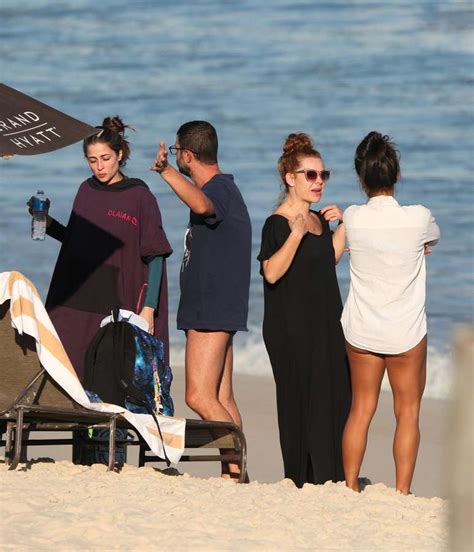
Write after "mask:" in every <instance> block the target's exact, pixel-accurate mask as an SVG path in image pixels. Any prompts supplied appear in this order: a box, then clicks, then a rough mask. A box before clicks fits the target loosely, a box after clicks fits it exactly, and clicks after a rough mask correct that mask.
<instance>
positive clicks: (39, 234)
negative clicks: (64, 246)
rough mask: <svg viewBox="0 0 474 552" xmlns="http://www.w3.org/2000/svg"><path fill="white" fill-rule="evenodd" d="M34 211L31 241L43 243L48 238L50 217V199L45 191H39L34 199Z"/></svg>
mask: <svg viewBox="0 0 474 552" xmlns="http://www.w3.org/2000/svg"><path fill="white" fill-rule="evenodd" d="M32 211H33V218H32V219H31V239H32V240H41V241H42V240H44V238H45V237H46V217H47V216H48V198H47V197H46V196H45V195H44V192H43V190H38V192H37V193H36V196H35V197H34V198H33V206H32Z"/></svg>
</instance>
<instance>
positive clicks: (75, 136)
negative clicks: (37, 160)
mask: <svg viewBox="0 0 474 552" xmlns="http://www.w3.org/2000/svg"><path fill="white" fill-rule="evenodd" d="M97 132H99V129H97V128H94V127H91V126H89V125H87V124H85V123H83V122H81V121H78V120H77V119H74V118H73V117H70V116H69V115H66V114H65V113H62V112H61V111H58V110H57V109H54V108H52V107H49V106H48V105H46V104H44V103H42V102H39V101H38V100H35V99H34V98H31V97H30V96H27V95H26V94H23V93H22V92H19V91H18V90H15V89H14V88H10V87H9V86H7V85H5V84H1V83H0V155H4V156H8V155H36V154H38V153H47V152H49V151H54V150H57V149H60V148H64V147H66V146H69V145H70V144H74V143H75V142H78V141H79V140H83V139H84V138H86V137H87V136H92V134H95V133H97Z"/></svg>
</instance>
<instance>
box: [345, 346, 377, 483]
mask: <svg viewBox="0 0 474 552" xmlns="http://www.w3.org/2000/svg"><path fill="white" fill-rule="evenodd" d="M346 348H347V355H348V357H349V364H350V367H351V381H352V406H351V411H350V413H349V417H348V419H347V422H346V426H345V428H344V433H343V436H342V460H343V463H344V474H345V478H346V485H347V486H348V487H349V488H351V489H352V490H354V491H359V483H358V477H359V472H360V467H361V465H362V460H363V458H364V454H365V449H366V447H367V434H368V431H369V426H370V422H371V421H372V418H373V415H374V414H375V410H376V408H377V403H378V400H379V393H380V386H381V384H382V379H383V375H384V372H385V359H384V357H383V356H382V355H377V354H376V353H370V352H368V351H362V350H360V349H356V348H355V347H353V346H352V345H350V344H349V343H347V342H346Z"/></svg>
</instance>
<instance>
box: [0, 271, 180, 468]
mask: <svg viewBox="0 0 474 552" xmlns="http://www.w3.org/2000/svg"><path fill="white" fill-rule="evenodd" d="M7 300H10V315H11V321H12V326H13V327H14V328H15V329H16V330H17V331H18V332H19V333H20V334H23V333H25V334H27V335H30V336H31V337H33V338H34V340H35V341H36V351H37V353H38V358H39V360H40V362H41V365H42V366H43V368H44V369H45V370H46V371H47V372H48V374H49V375H50V376H51V377H52V378H53V379H54V380H55V381H56V382H57V383H58V384H59V385H60V386H61V387H62V388H63V389H64V390H65V391H66V392H67V393H68V395H69V396H70V397H71V398H72V399H74V400H75V401H76V402H78V403H79V404H80V405H82V406H84V407H85V408H89V409H90V410H96V411H100V412H114V413H120V414H121V415H122V416H123V417H124V418H125V419H126V420H127V421H128V422H130V424H131V425H132V426H133V427H134V428H135V429H136V430H137V431H138V432H139V433H140V435H141V436H142V437H143V439H144V440H145V441H146V442H147V443H148V445H149V447H150V449H151V450H152V451H153V453H154V454H156V455H157V456H159V457H160V458H164V454H163V443H162V441H161V438H160V435H159V433H158V428H157V427H156V424H155V422H154V420H153V418H152V417H151V416H150V415H149V414H135V413H133V412H129V411H128V410H126V409H124V408H123V407H122V406H117V405H114V404H108V403H91V402H90V401H89V399H88V398H87V395H86V393H85V391H84V388H83V387H82V384H81V382H80V381H79V378H78V377H77V375H76V372H75V370H74V368H73V366H72V364H71V362H70V360H69V358H68V356H67V354H66V351H65V350H64V347H63V346H62V344H61V341H60V339H59V337H58V334H57V333H56V330H55V329H54V326H53V324H52V322H51V320H50V318H49V316H48V313H47V312H46V309H45V308H44V305H43V302H42V300H41V298H40V296H39V294H38V291H37V290H36V288H35V286H34V285H33V284H32V282H30V280H28V278H26V277H25V276H23V274H21V273H19V272H1V273H0V304H2V303H4V302H5V301H7ZM159 421H160V428H161V433H162V435H163V440H164V444H165V447H166V453H167V455H168V457H169V459H170V461H171V462H172V463H173V464H177V463H178V462H179V459H180V458H181V455H182V454H183V451H184V432H185V426H186V420H185V419H184V418H175V417H171V416H159Z"/></svg>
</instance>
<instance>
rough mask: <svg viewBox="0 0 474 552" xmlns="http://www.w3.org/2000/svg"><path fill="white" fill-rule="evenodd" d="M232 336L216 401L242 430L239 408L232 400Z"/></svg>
mask: <svg viewBox="0 0 474 552" xmlns="http://www.w3.org/2000/svg"><path fill="white" fill-rule="evenodd" d="M232 342H233V336H230V338H229V341H228V344H227V349H226V355H225V361H224V371H223V373H222V378H221V381H220V385H219V392H218V399H219V402H220V403H221V404H222V405H223V406H224V408H225V409H226V410H227V412H229V414H230V415H231V416H232V419H233V420H234V423H235V424H236V425H238V426H239V427H240V429H242V418H241V416H240V412H239V408H238V406H237V403H236V402H235V398H234V391H233V388H232V375H233V370H234V350H233V345H232Z"/></svg>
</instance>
